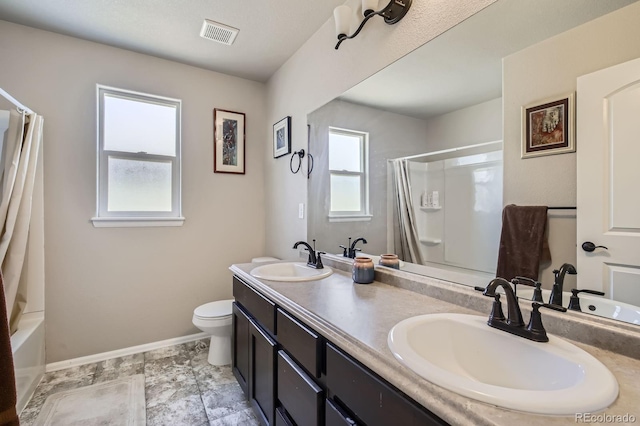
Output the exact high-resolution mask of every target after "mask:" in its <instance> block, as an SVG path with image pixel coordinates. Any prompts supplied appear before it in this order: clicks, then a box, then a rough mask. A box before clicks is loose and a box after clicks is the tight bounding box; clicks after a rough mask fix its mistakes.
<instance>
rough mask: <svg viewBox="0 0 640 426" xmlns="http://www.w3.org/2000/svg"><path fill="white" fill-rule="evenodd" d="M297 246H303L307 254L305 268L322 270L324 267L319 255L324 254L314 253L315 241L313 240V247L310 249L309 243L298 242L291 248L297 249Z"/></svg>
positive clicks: (321, 252)
mask: <svg viewBox="0 0 640 426" xmlns="http://www.w3.org/2000/svg"><path fill="white" fill-rule="evenodd" d="M299 245H303V246H305V248H304V249H305V250H307V251H308V252H309V259H308V260H307V266H309V267H311V268H315V269H323V268H324V266H323V265H322V258H321V257H320V255H323V254H325V252H323V251H318V252H316V249H315V246H316V240H313V247H311V246H310V245H309V243H307V242H306V241H298V242H297V243H295V244H294V245H293V248H294V249H297V248H298V246H299Z"/></svg>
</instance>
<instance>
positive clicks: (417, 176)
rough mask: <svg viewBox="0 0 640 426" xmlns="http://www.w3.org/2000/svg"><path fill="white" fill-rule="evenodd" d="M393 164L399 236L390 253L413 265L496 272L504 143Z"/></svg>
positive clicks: (391, 198) (393, 219)
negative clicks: (444, 266) (446, 266)
mask: <svg viewBox="0 0 640 426" xmlns="http://www.w3.org/2000/svg"><path fill="white" fill-rule="evenodd" d="M388 165H389V168H390V179H391V182H390V185H389V188H390V194H388V196H387V202H388V203H390V205H389V211H393V212H394V213H393V215H389V216H388V220H389V221H390V223H389V225H393V226H389V227H388V228H389V229H393V234H394V235H393V238H389V239H388V241H387V244H388V251H389V252H390V253H398V254H399V255H400V256H402V258H403V260H405V261H410V262H412V263H419V264H423V265H433V266H436V265H448V266H455V267H460V268H465V269H471V270H475V271H481V272H487V273H495V268H496V263H497V256H498V244H499V236H500V227H501V215H502V143H501V141H498V142H493V143H488V144H486V143H485V144H479V145H472V146H467V147H463V148H456V149H449V150H444V151H437V152H432V153H426V154H420V155H413V156H410V157H405V158H400V159H395V160H390V161H389V163H388ZM399 169H402V170H399ZM405 178H406V182H405V181H404V180H405Z"/></svg>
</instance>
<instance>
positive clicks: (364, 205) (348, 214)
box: [327, 127, 373, 222]
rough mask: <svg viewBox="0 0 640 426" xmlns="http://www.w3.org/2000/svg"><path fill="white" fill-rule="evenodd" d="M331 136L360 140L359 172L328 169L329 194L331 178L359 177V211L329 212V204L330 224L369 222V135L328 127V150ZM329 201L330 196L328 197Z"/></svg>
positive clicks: (370, 216)
mask: <svg viewBox="0 0 640 426" xmlns="http://www.w3.org/2000/svg"><path fill="white" fill-rule="evenodd" d="M331 134H339V135H344V136H349V137H357V138H359V139H360V170H362V171H361V172H351V171H347V170H332V169H331V168H330V167H329V166H328V165H327V167H328V169H329V192H331V176H360V206H361V209H360V211H357V212H354V211H334V210H331V202H329V221H330V222H357V221H358V222H359V221H369V220H371V218H372V217H373V216H372V215H371V214H370V211H369V133H368V132H362V131H358V130H351V129H343V128H339V127H329V133H328V140H327V146H328V147H329V149H331V148H330V143H329V139H330V138H331ZM329 200H331V195H329Z"/></svg>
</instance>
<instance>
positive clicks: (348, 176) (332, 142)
mask: <svg viewBox="0 0 640 426" xmlns="http://www.w3.org/2000/svg"><path fill="white" fill-rule="evenodd" d="M367 143H368V134H367V133H363V132H357V131H354V130H345V129H337V128H333V127H330V128H329V176H330V193H331V197H330V198H331V203H330V204H331V208H330V211H329V217H330V218H333V219H332V220H370V218H371V215H370V214H369V179H368V164H367Z"/></svg>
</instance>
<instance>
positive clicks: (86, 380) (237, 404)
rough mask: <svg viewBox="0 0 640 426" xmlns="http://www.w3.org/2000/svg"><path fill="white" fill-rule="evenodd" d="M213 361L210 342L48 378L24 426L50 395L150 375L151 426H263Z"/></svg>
mask: <svg viewBox="0 0 640 426" xmlns="http://www.w3.org/2000/svg"><path fill="white" fill-rule="evenodd" d="M208 355H209V339H208V338H206V339H202V340H197V341H194V342H189V343H184V344H180V345H175V346H170V347H167V348H162V349H158V350H153V351H148V352H144V353H139V354H134V355H128V356H124V357H119V358H113V359H109V360H106V361H102V362H98V363H94V364H88V365H83V366H79V367H73V368H68V369H66V370H60V371H55V372H51V373H47V374H45V377H44V378H43V380H42V382H41V383H40V385H38V387H37V388H36V392H35V393H34V396H33V397H32V399H31V401H30V402H29V404H28V405H27V407H25V409H24V410H23V411H22V413H21V415H20V421H21V425H22V426H31V425H32V424H33V423H34V421H35V419H36V418H37V417H38V414H39V412H40V409H41V408H42V405H43V404H44V401H45V400H46V398H47V397H48V396H49V395H52V394H54V393H57V392H60V391H65V390H70V389H76V388H80V387H84V386H90V385H92V384H96V383H103V382H106V381H110V380H115V379H119V378H122V377H127V376H131V375H134V374H144V375H145V398H146V413H147V424H148V425H149V426H154V425H163V426H165V425H166V426H208V425H233V426H238V425H239V426H243V425H246V426H257V425H258V424H259V423H258V420H257V418H256V417H255V415H254V414H253V411H252V409H251V408H250V405H249V403H248V402H247V401H246V400H245V398H244V394H243V393H242V390H241V389H240V386H239V385H238V383H237V382H236V380H235V377H234V376H233V372H232V370H231V366H230V365H225V366H213V365H210V364H209V362H208V361H207V358H208Z"/></svg>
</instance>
